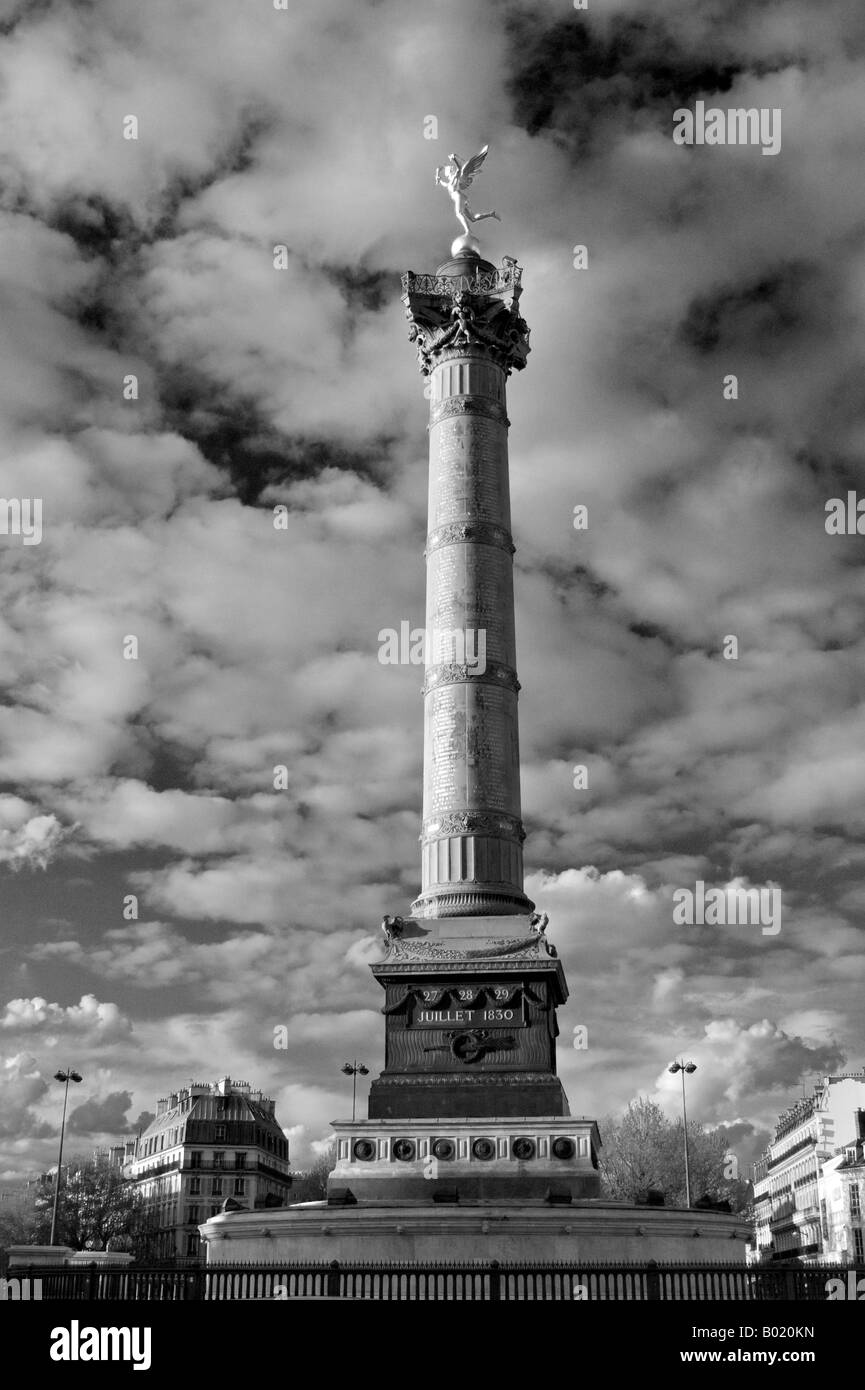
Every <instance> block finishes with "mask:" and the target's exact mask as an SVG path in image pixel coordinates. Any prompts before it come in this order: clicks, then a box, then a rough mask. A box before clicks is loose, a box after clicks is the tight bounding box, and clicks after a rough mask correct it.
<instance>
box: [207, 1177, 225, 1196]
mask: <svg viewBox="0 0 865 1390" xmlns="http://www.w3.org/2000/svg"><path fill="white" fill-rule="evenodd" d="M210 1191H211V1195H212V1196H214V1197H221V1196H222V1178H214V1179H213V1182H212V1183H211V1184H210Z"/></svg>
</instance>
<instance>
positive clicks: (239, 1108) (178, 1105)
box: [140, 1076, 284, 1143]
mask: <svg viewBox="0 0 865 1390" xmlns="http://www.w3.org/2000/svg"><path fill="white" fill-rule="evenodd" d="M274 1112H275V1105H274V1102H273V1101H272V1100H271V1099H270V1098H269V1097H268V1096H265V1095H263V1094H262V1092H261V1091H253V1090H252V1089H251V1087H250V1085H249V1083H248V1082H247V1081H232V1080H231V1078H230V1077H227V1076H226V1077H221V1078H220V1080H219V1081H214V1082H197V1081H192V1082H190V1084H189V1085H188V1086H184V1087H182V1088H181V1089H180V1090H179V1091H172V1092H171V1094H170V1095H168V1096H165V1097H163V1098H162V1099H161V1100H160V1101H159V1102H158V1105H157V1112H156V1118H155V1119H154V1120H152V1121H151V1123H150V1124H149V1125H148V1126H147V1129H145V1130H144V1131H143V1132H142V1134H141V1135H140V1142H141V1143H143V1142H144V1141H145V1140H146V1139H149V1138H151V1137H152V1136H153V1135H155V1134H163V1133H165V1132H166V1131H167V1130H173V1129H178V1130H179V1133H178V1135H177V1139H176V1142H177V1143H183V1142H184V1138H185V1135H186V1130H187V1126H188V1125H189V1123H190V1122H191V1121H193V1120H195V1121H199V1120H217V1121H220V1122H223V1123H226V1124H236V1123H237V1122H238V1121H248V1122H252V1123H254V1124H256V1125H258V1126H260V1127H261V1128H262V1129H265V1130H267V1131H268V1132H269V1133H271V1134H275V1135H278V1136H279V1138H284V1135H283V1132H282V1128H281V1127H280V1125H279V1123H278V1121H277V1119H276V1115H275V1113H274Z"/></svg>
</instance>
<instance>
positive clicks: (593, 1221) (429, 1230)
mask: <svg viewBox="0 0 865 1390" xmlns="http://www.w3.org/2000/svg"><path fill="white" fill-rule="evenodd" d="M199 1229H200V1231H201V1236H202V1240H203V1241H204V1244H205V1248H206V1251H207V1263H208V1264H209V1265H217V1264H238V1263H241V1262H245V1261H250V1262H254V1263H257V1264H283V1263H287V1262H291V1261H309V1262H314V1263H329V1262H330V1261H331V1260H339V1261H340V1262H342V1263H350V1262H352V1261H356V1262H361V1261H363V1262H378V1261H394V1260H402V1261H409V1262H416V1263H418V1264H423V1263H425V1262H434V1261H449V1262H452V1263H463V1262H467V1261H473V1260H480V1261H488V1260H499V1261H513V1262H517V1263H520V1262H522V1263H528V1262H534V1261H538V1262H544V1263H547V1262H550V1261H558V1260H562V1261H570V1262H588V1261H595V1262H598V1263H613V1262H617V1261H623V1262H627V1263H635V1264H646V1263H648V1261H649V1260H658V1261H659V1262H663V1261H670V1262H673V1263H682V1264H684V1263H688V1264H742V1265H744V1264H745V1251H746V1242H747V1240H748V1238H749V1235H750V1227H749V1226H748V1224H747V1222H746V1221H745V1220H744V1219H743V1218H742V1217H739V1216H727V1215H722V1214H721V1213H719V1212H702V1211H694V1210H693V1209H692V1210H690V1211H685V1210H679V1209H673V1208H670V1209H667V1208H663V1207H642V1206H630V1205H628V1204H627V1203H624V1202H622V1203H618V1202H603V1201H596V1202H592V1201H585V1202H575V1203H573V1204H571V1205H568V1206H550V1205H548V1204H546V1203H544V1202H490V1203H478V1204H466V1205H463V1204H462V1203H461V1204H460V1205H458V1206H442V1205H439V1204H436V1205H433V1204H431V1203H423V1204H421V1203H417V1204H410V1203H404V1204H401V1205H399V1206H394V1207H386V1206H380V1205H378V1204H375V1205H368V1204H359V1205H358V1206H356V1207H333V1206H330V1207H328V1206H327V1204H326V1203H324V1202H320V1203H310V1204H308V1205H305V1206H298V1207H289V1208H284V1209H282V1210H276V1211H268V1212H265V1211H257V1212H229V1213H226V1214H224V1215H221V1216H215V1217H213V1218H212V1219H211V1220H210V1221H208V1222H206V1223H205V1224H204V1225H203V1226H201V1227H200V1228H199Z"/></svg>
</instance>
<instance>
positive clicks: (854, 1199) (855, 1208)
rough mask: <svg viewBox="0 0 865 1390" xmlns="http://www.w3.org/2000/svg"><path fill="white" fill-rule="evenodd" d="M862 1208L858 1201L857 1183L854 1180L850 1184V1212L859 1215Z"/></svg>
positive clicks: (852, 1214)
mask: <svg viewBox="0 0 865 1390" xmlns="http://www.w3.org/2000/svg"><path fill="white" fill-rule="evenodd" d="M861 1212H862V1208H861V1206H860V1203H859V1184H858V1183H856V1182H854V1183H852V1184H851V1186H850V1214H851V1216H860V1215H861Z"/></svg>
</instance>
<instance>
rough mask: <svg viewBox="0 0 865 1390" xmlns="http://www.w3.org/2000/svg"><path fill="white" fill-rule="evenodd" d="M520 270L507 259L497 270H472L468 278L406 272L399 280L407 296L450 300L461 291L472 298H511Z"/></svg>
mask: <svg viewBox="0 0 865 1390" xmlns="http://www.w3.org/2000/svg"><path fill="white" fill-rule="evenodd" d="M521 276H522V266H519V265H517V263H516V261H515V260H514V259H513V257H508V258H507V260H506V261H505V262H504V263H503V264H502V267H501V269H500V270H498V269H495V268H493V269H492V270H481V269H480V268H479V267H477V268H475V269H474V273H473V274H471V275H416V274H415V273H414V271H413V270H409V271H407V272H406V274H405V275H404V276H403V277H402V292H403V294H404V295H410V294H435V295H444V296H449V297H453V296H454V295H455V294H458V293H460V291H469V292H471V293H472V294H507V293H510V294H513V293H514V291H515V290H518V289H519V288H520V279H521Z"/></svg>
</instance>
